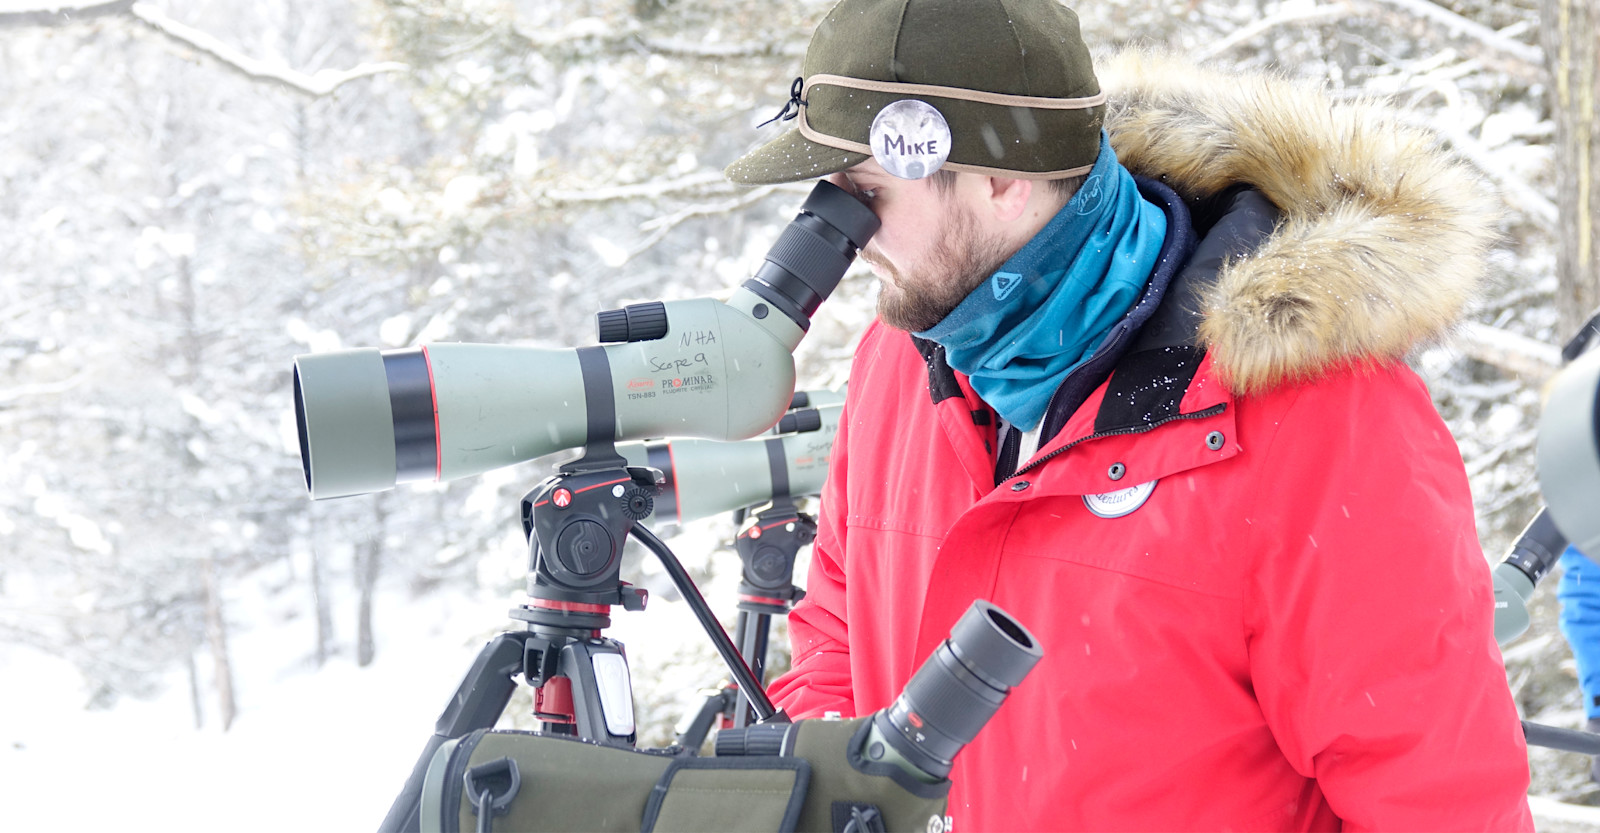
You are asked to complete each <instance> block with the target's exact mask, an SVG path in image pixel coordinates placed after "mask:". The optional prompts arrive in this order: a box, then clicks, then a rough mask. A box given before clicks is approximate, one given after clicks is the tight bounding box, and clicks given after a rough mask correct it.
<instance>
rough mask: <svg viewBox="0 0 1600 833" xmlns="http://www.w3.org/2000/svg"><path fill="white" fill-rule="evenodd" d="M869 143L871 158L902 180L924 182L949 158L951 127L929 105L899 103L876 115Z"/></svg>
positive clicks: (907, 101) (915, 100)
mask: <svg viewBox="0 0 1600 833" xmlns="http://www.w3.org/2000/svg"><path fill="white" fill-rule="evenodd" d="M869 139H870V141H871V143H872V158H873V159H876V160H878V164H879V165H882V166H883V169H884V170H886V171H888V172H889V173H891V174H894V175H895V176H897V177H899V178H901V179H923V178H925V177H928V176H931V175H932V174H933V172H934V171H937V170H939V169H940V168H942V167H944V161H945V160H946V159H949V158H950V124H949V122H946V121H945V120H944V115H943V114H941V113H940V112H939V111H938V110H936V109H934V107H933V105H932V104H929V103H927V102H925V101H918V100H917V99H914V98H907V99H901V100H900V101H896V102H895V103H893V104H890V105H889V106H888V107H885V108H883V109H882V110H879V111H878V117H877V118H875V119H873V120H872V131H871V135H870V136H869Z"/></svg>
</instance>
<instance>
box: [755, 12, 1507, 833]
mask: <svg viewBox="0 0 1600 833" xmlns="http://www.w3.org/2000/svg"><path fill="white" fill-rule="evenodd" d="M804 73H805V75H804V81H803V84H802V85H801V86H799V87H797V88H796V92H795V94H794V96H793V100H792V101H791V103H790V104H791V106H790V107H789V108H786V111H788V110H797V111H798V116H797V118H798V127H797V129H796V130H793V131H790V132H789V133H787V134H785V135H783V136H781V137H779V138H778V139H776V140H774V141H772V142H770V143H769V144H767V145H765V146H763V147H762V148H759V149H757V150H756V151H753V152H752V153H750V154H748V155H747V156H745V157H744V158H742V159H740V160H739V161H737V162H735V163H734V164H733V165H732V166H730V167H729V169H728V175H729V177H730V178H731V179H733V180H735V181H739V182H747V183H763V182H783V181H795V180H801V179H807V178H811V177H816V176H825V175H826V176H831V177H832V178H833V180H834V182H836V183H837V184H839V185H841V187H844V188H846V189H848V190H850V191H852V192H853V193H855V194H856V195H857V196H858V197H860V198H861V199H862V200H864V201H865V202H866V204H868V205H870V206H871V207H872V208H873V210H874V212H875V213H877V214H878V216H879V218H880V219H881V220H882V221H883V227H882V230H881V231H879V232H878V234H877V236H876V237H874V238H873V240H872V241H871V243H870V244H869V245H868V246H867V247H866V248H865V250H864V251H863V257H864V258H865V259H866V260H867V262H868V263H869V264H871V265H872V267H873V270H874V272H875V273H876V274H877V275H878V276H879V278H880V279H881V282H882V288H881V293H880V296H879V314H880V315H879V317H880V320H879V321H877V322H875V323H874V324H873V325H872V326H871V327H869V329H868V330H867V332H866V333H865V334H864V335H863V337H862V339H861V342H860V346H859V348H858V350H857V352H856V358H855V362H854V365H853V368H852V371H851V376H850V386H849V392H848V397H847V401H846V405H845V412H844V415H843V417H842V419H841V423H840V431H839V435H838V438H837V440H836V441H835V445H834V452H833V458H832V462H831V464H830V477H829V481H828V485H827V487H826V489H825V492H824V495H823V502H822V511H821V529H820V533H819V535H818V537H817V540H816V544H815V548H814V552H813V556H812V558H813V561H812V567H811V573H810V577H809V580H808V583H807V587H808V592H809V595H808V596H807V597H806V599H805V601H804V603H803V604H801V605H800V606H798V607H796V609H795V610H794V612H793V613H792V614H791V615H790V617H789V621H790V627H791V639H792V642H793V647H794V656H795V662H794V667H793V670H792V671H791V672H790V673H788V674H786V675H785V676H783V677H781V678H780V679H778V680H777V681H776V682H774V684H773V686H772V694H773V697H774V699H775V700H777V701H778V702H779V703H780V704H782V705H784V706H786V707H787V708H788V709H789V711H790V713H791V714H794V715H795V716H798V717H816V716H820V715H822V714H823V713H825V712H829V711H837V712H840V713H842V714H844V715H846V716H848V715H865V714H867V713H870V712H872V711H874V710H877V709H880V708H883V707H885V706H887V705H888V704H889V703H890V702H891V701H892V700H893V698H894V697H895V696H896V695H897V694H898V692H899V691H900V689H901V687H902V686H903V685H904V684H905V682H906V680H907V679H908V678H909V677H910V676H911V674H912V673H913V672H914V671H915V670H916V668H917V667H918V666H919V665H920V664H921V662H922V661H923V660H924V659H925V658H926V657H927V656H928V655H929V654H930V652H931V651H932V650H933V649H934V647H935V646H936V645H937V644H938V642H939V641H940V640H941V639H942V638H943V637H944V636H946V635H947V634H948V633H949V630H950V627H951V625H952V624H954V622H955V621H956V619H957V618H958V617H959V616H960V615H961V613H962V612H963V611H965V610H966V608H967V607H968V606H969V604H970V603H971V601H972V600H973V599H975V598H985V599H989V600H991V601H993V602H994V603H996V604H997V605H999V606H1000V607H1001V608H1002V609H1004V610H1006V611H1007V612H1009V613H1010V614H1011V615H1013V616H1015V617H1016V618H1017V619H1018V621H1020V622H1022V623H1023V624H1024V625H1025V626H1027V627H1028V628H1029V629H1030V630H1031V632H1032V633H1033V634H1034V635H1035V636H1036V637H1037V639H1038V641H1039V644H1040V646H1041V648H1042V649H1043V652H1044V659H1043V661H1042V662H1041V663H1040V665H1039V666H1038V667H1037V668H1036V669H1035V670H1034V671H1033V673H1032V675H1031V676H1030V677H1029V678H1028V679H1027V680H1025V681H1024V682H1023V683H1022V685H1021V686H1019V687H1018V688H1017V689H1016V690H1014V691H1013V692H1012V695H1011V698H1010V699H1009V700H1008V701H1007V702H1006V704H1005V705H1004V706H1003V707H1002V708H1001V709H1000V711H999V712H998V714H997V715H996V716H995V718H994V720H993V721H992V722H991V723H990V724H989V725H988V726H987V728H985V729H984V731H983V732H982V733H980V734H979V736H978V738H977V739H976V741H974V742H973V743H972V744H970V745H969V746H967V747H966V749H965V750H964V751H963V752H962V753H961V755H959V756H958V757H957V759H956V764H955V769H954V770H953V772H952V773H951V777H952V779H953V781H954V784H955V786H954V788H953V791H952V793H951V803H950V808H951V809H950V813H951V815H952V817H953V823H954V824H955V826H956V828H957V829H959V830H972V831H980V830H1069V829H1071V830H1181V829H1225V828H1226V829H1238V830H1338V829H1341V828H1342V829H1346V830H1354V829H1391V830H1446V829H1492V830H1517V829H1521V830H1530V829H1532V823H1531V819H1530V816H1529V813H1528V808H1527V804H1526V799H1525V797H1524V795H1525V792H1526V790H1527V786H1528V770H1527V757H1526V747H1525V746H1524V744H1523V740H1522V736H1521V732H1520V728H1519V725H1518V721H1517V714H1516V711H1515V708H1514V707H1513V704H1512V701H1511V696H1510V693H1509V691H1508V690H1507V686H1506V682H1505V678H1504V669H1503V666H1502V664H1501V660H1500V656H1499V652H1498V649H1497V647H1496V645H1495V643H1494V638H1493V633H1492V590H1491V583H1490V576H1489V571H1488V567H1487V564H1486V562H1485V560H1484V558H1483V555H1482V551H1481V550H1480V549H1479V546H1478V543H1477V539H1476V534H1475V528H1474V523H1473V512H1472V503H1471V499H1470V495H1469V493H1468V487H1467V482H1466V477H1465V473H1464V471H1463V467H1462V463H1461V458H1460V454H1459V452H1458V451H1457V449H1456V447H1455V445H1454V443H1453V441H1452V439H1451V437H1450V435H1449V432H1448V430H1447V428H1446V427H1445V425H1444V424H1443V422H1442V421H1441V420H1440V419H1439V417H1438V414H1437V413H1436V411H1435V410H1434V408H1433V406H1432V403H1431V401H1430V399H1429V396H1428V393H1427V391H1426V390H1425V388H1424V386H1423V385H1422V383H1421V381H1420V380H1418V379H1417V378H1416V376H1415V375H1414V374H1412V373H1411V372H1410V371H1409V370H1408V369H1407V368H1406V367H1405V365H1404V364H1403V363H1402V362H1401V359H1402V357H1403V356H1404V354H1405V353H1406V351H1407V350H1409V349H1410V348H1411V347H1412V346H1413V345H1414V344H1416V343H1417V342H1418V341H1419V340H1421V339H1426V338H1429V337H1434V336H1437V335H1438V334H1439V333H1440V332H1441V331H1443V330H1444V329H1445V328H1447V327H1448V326H1449V324H1450V322H1451V321H1452V320H1454V319H1455V318H1456V316H1457V315H1458V314H1459V311H1460V309H1461V307H1462V305H1463V303H1464V302H1465V301H1466V300H1467V299H1468V298H1469V297H1470V295H1471V293H1472V290H1473V287H1474V285H1475V282H1476V280H1477V277H1478V276H1479V275H1480V274H1481V265H1480V260H1481V258H1482V256H1483V253H1484V251H1485V250H1486V246H1487V242H1488V240H1489V239H1490V238H1491V236H1492V234H1493V211H1492V209H1491V208H1489V207H1487V205H1486V203H1485V200H1484V198H1483V195H1482V194H1481V189H1480V186H1479V185H1478V183H1477V181H1476V180H1475V179H1474V178H1473V177H1471V176H1470V175H1469V174H1467V173H1466V172H1465V171H1463V170H1462V169H1461V168H1459V167H1458V166H1456V165H1454V164H1452V163H1451V162H1450V161H1449V160H1448V159H1446V158H1444V157H1442V156H1441V155H1440V153H1439V152H1438V151H1437V149H1436V148H1435V146H1434V144H1433V143H1432V142H1431V141H1429V139H1428V138H1427V137H1426V136H1423V135H1420V134H1419V133H1417V132H1416V131H1413V130H1410V129H1408V128H1405V127H1403V126H1400V125H1399V124H1397V123H1396V122H1395V121H1394V120H1393V119H1392V118H1390V117H1388V116H1387V115H1386V114H1385V113H1383V111H1382V110H1380V109H1377V108H1375V107H1371V106H1368V105H1338V106H1335V105H1333V104H1331V103H1330V102H1328V101H1326V100H1323V99H1321V98H1319V97H1317V96H1316V95H1315V94H1314V93H1310V92H1307V91H1305V90H1302V89H1299V88H1297V87H1294V86H1292V85H1288V84H1286V83H1284V82H1280V81H1273V80H1269V79H1266V78H1246V77H1230V76H1222V75H1218V74H1215V73H1210V72H1204V71H1201V70H1200V69H1198V68H1196V67H1191V66H1183V65H1180V64H1177V63H1174V62H1172V61H1170V60H1164V59H1158V58H1153V57H1150V56H1141V55H1125V56H1122V57H1121V58H1119V59H1118V60H1117V62H1116V66H1114V67H1113V68H1112V72H1111V73H1110V74H1109V76H1108V77H1110V76H1118V77H1121V78H1123V79H1124V80H1123V81H1122V83H1121V85H1120V86H1118V87H1115V88H1113V86H1112V85H1108V89H1113V91H1112V93H1111V95H1109V96H1106V95H1105V94H1104V93H1103V91H1102V90H1101V88H1100V84H1099V81H1098V80H1097V77H1096V73H1095V70H1094V67H1093V66H1092V64H1091V61H1090V58H1089V56H1088V52H1087V50H1086V48H1085V47H1084V44H1083V42H1082V40H1081V38H1080V36H1079V33H1078V26H1077V18H1076V17H1075V15H1074V14H1073V13H1072V12H1071V11H1069V10H1068V9H1066V8H1064V7H1062V6H1059V5H1057V4H1056V3H1054V2H1050V0H986V2H951V1H950V0H942V1H941V0H844V2H842V3H840V4H839V5H838V6H836V7H835V8H834V9H833V10H832V11H831V12H830V13H829V14H828V16H827V18H826V19H825V20H824V21H823V22H822V23H821V24H820V25H819V26H818V28H817V31H816V33H815V35H814V37H813V39H812V41H811V45H810V47H809V49H808V50H807V53H806V58H805V65H804ZM1108 110H1109V112H1108ZM1135 174H1137V175H1140V177H1141V178H1139V179H1135V177H1134V175H1135ZM911 177H920V178H911ZM1143 177H1149V178H1143Z"/></svg>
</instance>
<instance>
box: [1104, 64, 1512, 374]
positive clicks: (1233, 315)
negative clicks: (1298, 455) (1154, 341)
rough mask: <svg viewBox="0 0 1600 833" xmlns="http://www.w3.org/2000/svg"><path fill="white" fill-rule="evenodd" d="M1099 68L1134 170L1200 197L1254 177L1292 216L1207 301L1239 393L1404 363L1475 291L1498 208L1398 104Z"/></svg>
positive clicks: (1247, 79) (1110, 127)
mask: <svg viewBox="0 0 1600 833" xmlns="http://www.w3.org/2000/svg"><path fill="white" fill-rule="evenodd" d="M1098 74H1099V76H1100V80H1101V84H1102V86H1103V88H1104V89H1105V90H1106V92H1107V93H1108V97H1109V102H1108V105H1109V106H1108V107H1107V113H1106V130H1107V132H1108V133H1109V134H1110V137H1111V144H1112V147H1114V148H1115V149H1116V152H1117V157H1118V159H1119V160H1120V161H1121V162H1122V164H1123V165H1124V166H1126V167H1127V168H1128V169H1129V170H1130V171H1132V172H1133V173H1135V174H1139V175H1142V176H1148V177H1152V178H1156V179H1160V180H1162V181H1164V182H1165V183H1166V184H1167V185H1169V186H1171V187H1172V188H1173V189H1174V190H1176V191H1177V192H1178V193H1179V194H1180V195H1182V196H1183V197H1184V198H1185V199H1186V200H1190V201H1195V200H1199V199H1203V198H1205V197H1208V196H1210V195H1213V194H1216V193H1218V192H1220V191H1223V190H1224V189H1226V188H1228V187H1229V186H1231V185H1235V184H1238V183H1241V182H1242V183H1249V184H1251V185H1253V186H1255V187H1257V188H1259V189H1260V190H1261V192H1262V193H1263V194H1264V195H1265V196H1266V197H1267V198H1268V199H1270V200H1272V202H1273V203H1274V204H1276V205H1277V206H1278V207H1279V209H1281V210H1282V212H1283V219H1282V221H1281V222H1280V224H1279V227H1278V228H1277V229H1276V230H1275V231H1274V232H1273V234H1272V236H1271V237H1270V238H1268V240H1267V241H1266V242H1265V243H1264V244H1263V245H1262V246H1261V247H1260V248H1259V249H1257V250H1256V251H1255V253H1254V254H1252V255H1251V256H1250V257H1248V258H1245V259H1242V260H1238V261H1235V262H1233V263H1230V264H1228V265H1227V266H1226V267H1225V268H1224V269H1223V271H1222V273H1221V275H1220V276H1219V278H1218V280H1217V283H1216V285H1215V286H1214V287H1213V288H1212V289H1211V290H1210V291H1209V292H1208V293H1207V294H1206V295H1205V296H1204V302H1203V309H1202V315H1203V319H1204V320H1203V323H1202V324H1201V328H1200V338H1201V340H1202V341H1203V342H1204V343H1205V344H1206V345H1207V347H1208V349H1209V351H1210V353H1211V355H1212V361H1213V363H1214V365H1215V366H1216V367H1217V369H1218V371H1219V372H1220V373H1221V374H1222V376H1223V378H1224V379H1226V380H1227V382H1228V384H1229V386H1230V387H1232V388H1233V389H1234V390H1235V391H1236V392H1239V393H1255V392H1261V391H1264V390H1267V389H1270V388H1272V387H1275V386H1277V385H1279V384H1282V383H1285V382H1292V381H1303V380H1308V379H1312V378H1316V377H1317V376H1320V375H1321V374H1322V373H1323V372H1325V371H1326V370H1328V369H1329V368H1332V367H1334V366H1337V365H1341V364H1346V363H1348V362H1351V361H1358V362H1359V361H1375V360H1383V359H1398V358H1401V357H1403V356H1405V354H1406V353H1407V352H1409V351H1410V350H1411V349H1412V348H1413V347H1414V346H1416V345H1417V344H1419V343H1424V342H1429V341H1434V340H1437V339H1439V338H1440V337H1441V336H1443V335H1444V334H1445V333H1446V332H1447V331H1448V330H1449V329H1450V328H1451V326H1452V325H1453V324H1454V323H1455V322H1456V321H1457V319H1458V318H1459V317H1460V316H1461V314H1462V311H1463V309H1464V308H1465V307H1466V306H1467V304H1468V303H1470V302H1471V301H1472V299H1473V298H1474V297H1475V295H1476V293H1477V291H1478V286H1479V284H1480V282H1481V281H1482V279H1483V274H1484V258H1485V255H1486V253H1487V251H1488V249H1489V246H1490V244H1491V243H1492V242H1493V241H1494V240H1495V238H1496V235H1497V231H1496V225H1497V221H1498V217H1499V209H1498V203H1497V202H1496V201H1495V200H1494V198H1493V195H1492V193H1491V191H1490V190H1489V188H1488V187H1487V186H1486V185H1485V183H1484V182H1483V180H1482V179H1481V178H1479V177H1478V176H1477V175H1476V174H1475V173H1474V172H1473V171H1472V170H1471V169H1469V168H1468V167H1467V166H1466V165H1465V164H1464V163H1462V162H1460V161H1458V160H1456V159H1454V158H1453V157H1452V156H1451V155H1450V154H1449V153H1448V152H1447V151H1446V150H1445V149H1443V148H1442V147H1441V144H1440V141H1439V139H1438V138H1437V137H1435V136H1433V135H1432V134H1430V133H1428V132H1427V131H1425V130H1423V129H1420V128H1417V127H1415V126H1412V125H1409V124H1406V123H1404V122H1403V121H1401V120H1400V119H1399V118H1397V116H1396V113H1395V111H1394V109H1393V107H1392V106H1390V105H1386V104H1383V103H1380V102H1377V101H1373V100H1351V101H1334V100H1333V99H1331V98H1329V97H1328V96H1327V95H1326V94H1324V93H1322V92H1321V91H1319V90H1317V89H1315V88H1313V87H1309V86H1307V85H1304V84H1300V83H1295V82H1291V81H1288V80H1284V79H1282V78H1278V77H1273V76H1270V75H1265V74H1260V73H1234V72H1224V71H1219V70H1215V69H1208V68H1202V67H1199V66H1196V65H1194V64H1192V63H1190V62H1188V61H1185V60H1183V59H1180V58H1176V57H1172V56H1168V55H1162V54H1156V53H1152V52H1147V51H1128V52H1122V53H1119V54H1117V55H1114V56H1112V57H1110V58H1109V59H1108V60H1104V61H1101V62H1100V63H1099V71H1098Z"/></svg>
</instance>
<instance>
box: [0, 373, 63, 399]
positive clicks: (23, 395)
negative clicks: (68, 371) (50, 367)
mask: <svg viewBox="0 0 1600 833" xmlns="http://www.w3.org/2000/svg"><path fill="white" fill-rule="evenodd" d="M82 381H83V374H82V373H79V374H77V375H76V376H70V377H68V378H66V379H63V380H61V381H59V382H49V383H43V384H37V385H18V386H17V387H14V388H4V389H0V406H4V405H6V404H8V403H11V402H16V401H18V400H22V399H27V398H29V397H33V396H48V395H50V394H54V393H62V392H65V391H68V390H71V389H73V388H75V387H77V386H78V383H80V382H82Z"/></svg>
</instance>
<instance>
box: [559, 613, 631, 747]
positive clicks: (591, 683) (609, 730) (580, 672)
mask: <svg viewBox="0 0 1600 833" xmlns="http://www.w3.org/2000/svg"><path fill="white" fill-rule="evenodd" d="M557 673H559V674H560V675H561V676H564V677H566V678H567V679H569V680H571V681H572V716H573V719H574V720H575V721H576V723H577V731H578V737H581V738H583V739H584V740H592V741H595V742H597V743H604V744H609V745H611V746H632V745H633V742H634V738H636V737H638V733H637V731H636V727H635V725H634V717H633V683H632V681H631V680H630V679H629V676H628V660H627V658H626V657H625V656H623V653H622V646H621V645H620V644H619V643H617V642H615V641H612V640H609V639H605V640H600V641H598V642H568V643H567V644H566V645H563V646H562V647H561V666H560V670H559V671H558V672H557Z"/></svg>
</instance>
